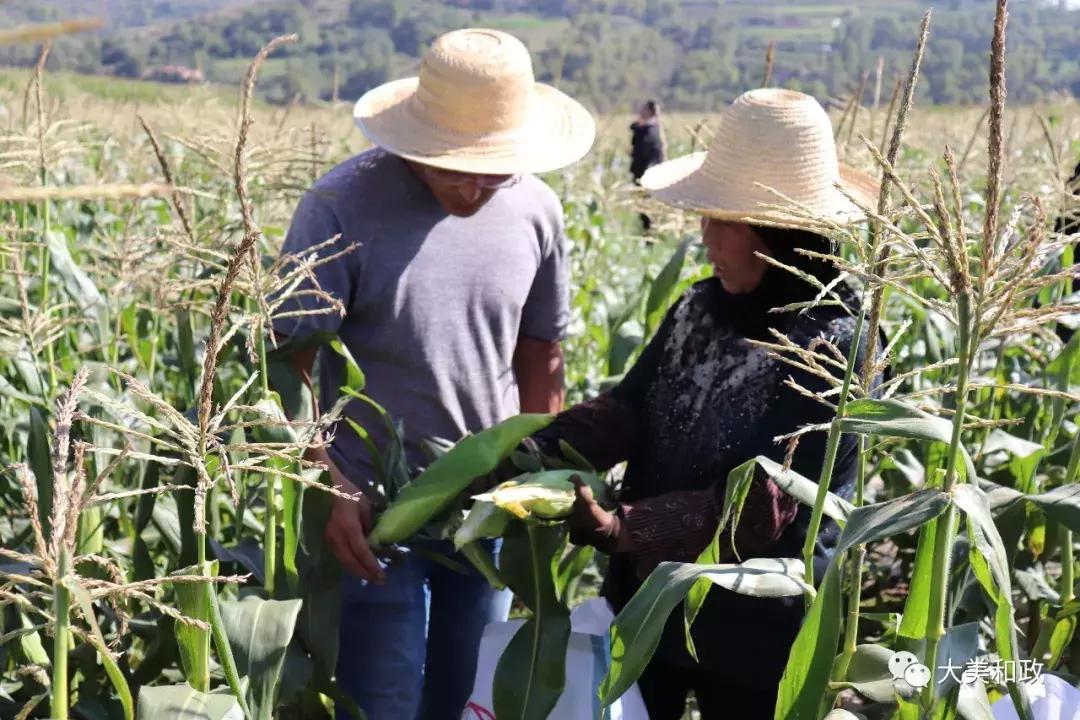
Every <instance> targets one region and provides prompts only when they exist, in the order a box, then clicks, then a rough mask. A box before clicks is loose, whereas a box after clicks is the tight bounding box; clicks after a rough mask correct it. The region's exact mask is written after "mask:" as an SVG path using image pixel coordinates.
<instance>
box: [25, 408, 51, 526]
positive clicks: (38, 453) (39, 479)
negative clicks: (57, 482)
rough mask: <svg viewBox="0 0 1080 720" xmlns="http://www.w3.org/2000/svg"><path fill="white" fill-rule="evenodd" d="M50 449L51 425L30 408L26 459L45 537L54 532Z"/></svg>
mask: <svg viewBox="0 0 1080 720" xmlns="http://www.w3.org/2000/svg"><path fill="white" fill-rule="evenodd" d="M50 455H51V451H50V449H49V424H48V422H47V421H46V420H45V416H44V415H42V414H41V411H39V410H38V409H37V408H36V407H32V408H30V433H29V436H28V438H27V443H26V458H27V460H28V461H29V464H30V470H31V471H32V472H33V473H34V480H35V481H36V484H37V501H38V519H39V520H40V521H41V528H42V530H43V531H44V533H45V537H46V538H48V537H49V533H50V532H52V530H51V528H52V505H53V471H52V458H51V456H50Z"/></svg>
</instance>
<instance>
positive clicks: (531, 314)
mask: <svg viewBox="0 0 1080 720" xmlns="http://www.w3.org/2000/svg"><path fill="white" fill-rule="evenodd" d="M561 212H562V211H561V208H560V209H559V211H558V212H557V213H556V218H557V219H556V221H555V227H554V235H553V237H551V239H550V240H549V241H548V242H547V243H546V246H544V247H543V256H542V257H541V258H540V268H539V269H538V270H537V272H536V277H535V278H534V279H533V284H532V288H531V289H530V290H529V296H528V297H527V298H526V299H525V306H524V308H522V312H521V329H520V333H521V335H523V336H525V337H527V338H532V339H534V340H547V341H549V342H555V341H558V340H563V339H564V338H565V337H566V327H567V325H568V324H569V322H570V283H569V278H568V271H567V268H566V235H565V233H564V232H563V222H562V214H561Z"/></svg>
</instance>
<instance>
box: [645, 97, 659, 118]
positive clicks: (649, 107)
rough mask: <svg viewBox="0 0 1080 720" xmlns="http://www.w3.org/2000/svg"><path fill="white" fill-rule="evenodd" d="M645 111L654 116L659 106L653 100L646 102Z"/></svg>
mask: <svg viewBox="0 0 1080 720" xmlns="http://www.w3.org/2000/svg"><path fill="white" fill-rule="evenodd" d="M645 109H646V110H648V111H649V112H651V113H652V114H653V115H655V114H656V113H657V112H659V110H660V104H659V103H658V102H656V101H655V100H646V101H645Z"/></svg>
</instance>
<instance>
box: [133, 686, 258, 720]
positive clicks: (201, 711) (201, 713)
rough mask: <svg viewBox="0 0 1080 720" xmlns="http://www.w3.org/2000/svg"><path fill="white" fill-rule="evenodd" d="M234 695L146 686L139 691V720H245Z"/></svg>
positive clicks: (184, 688)
mask: <svg viewBox="0 0 1080 720" xmlns="http://www.w3.org/2000/svg"><path fill="white" fill-rule="evenodd" d="M243 717H244V712H243V711H242V710H241V709H240V705H239V704H238V703H237V702H236V698H234V697H232V696H231V695H218V694H208V693H202V692H199V691H198V690H196V689H194V688H193V687H191V686H190V685H186V684H184V685H156V686H153V687H151V686H149V685H144V686H143V687H142V688H141V689H140V690H139V720H243Z"/></svg>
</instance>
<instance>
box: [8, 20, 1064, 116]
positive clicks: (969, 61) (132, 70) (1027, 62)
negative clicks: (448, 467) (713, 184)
mask: <svg viewBox="0 0 1080 720" xmlns="http://www.w3.org/2000/svg"><path fill="white" fill-rule="evenodd" d="M189 4H190V3H185V2H180V1H178V0H156V1H155V2H142V1H141V0H138V1H136V0H113V2H111V3H109V4H108V7H109V8H110V12H111V13H112V14H113V16H112V17H111V18H110V19H111V20H113V21H115V22H114V24H113V26H111V27H110V28H108V29H106V30H104V31H102V32H99V33H97V34H94V35H90V36H79V37H72V38H64V39H62V40H60V41H58V42H57V47H56V49H55V51H54V52H53V53H52V54H51V55H50V57H49V67H50V69H67V70H74V71H78V72H84V73H97V74H112V75H117V76H121V77H141V76H144V74H146V73H147V72H148V71H150V70H152V69H154V68H160V67H162V66H184V67H189V68H193V69H194V68H197V69H199V70H201V71H202V72H203V75H204V77H205V78H207V79H209V80H211V81H220V82H234V81H235V80H236V78H237V77H238V76H239V75H240V73H241V72H242V69H243V66H244V64H245V63H246V58H249V57H251V56H252V55H253V54H254V53H255V52H257V51H258V49H259V47H261V46H262V44H263V43H264V42H265V41H266V39H267V38H269V37H272V36H274V35H277V34H282V33H287V32H296V33H298V34H299V35H300V42H299V43H298V44H297V45H295V46H291V47H290V48H288V49H287V50H286V51H284V52H282V53H281V54H280V57H277V58H275V59H274V60H272V61H270V62H269V63H268V64H267V67H266V74H265V80H264V81H263V84H262V92H263V93H264V96H265V97H266V98H267V99H268V100H270V101H272V102H287V101H290V100H292V99H294V98H297V99H301V100H307V101H314V100H329V99H332V98H334V97H337V98H339V99H353V98H356V97H357V96H359V95H360V94H362V93H363V92H364V91H365V90H367V89H369V88H371V87H373V86H375V85H377V84H379V83H381V82H384V81H386V80H389V79H393V78H395V77H401V76H403V75H405V74H408V73H410V72H413V71H415V69H416V66H417V63H418V58H419V56H420V55H421V54H422V52H423V48H424V47H425V45H426V44H427V43H428V42H429V41H430V40H431V39H432V38H433V37H435V36H436V35H438V34H439V33H441V32H444V31H446V30H449V29H452V28H455V27H462V26H466V25H485V26H491V27H500V28H504V29H506V30H508V31H510V32H513V33H514V34H516V35H518V36H519V37H522V38H523V39H524V40H525V41H526V43H527V44H528V45H529V47H530V49H531V50H532V52H533V57H534V61H535V63H536V73H537V76H538V77H539V78H540V79H541V80H544V81H547V82H551V83H554V84H556V85H558V86H559V87H560V88H562V89H564V90H566V91H567V92H570V93H572V94H574V95H576V96H578V97H580V98H582V99H584V100H586V101H587V102H589V103H591V104H592V105H593V106H594V107H595V108H596V109H598V110H601V111H606V110H613V109H623V110H625V109H627V108H628V107H629V106H630V105H631V104H633V103H635V102H638V101H639V100H640V99H642V98H644V97H646V96H649V97H656V98H658V99H660V100H661V101H662V102H663V103H665V104H666V105H667V106H668V107H670V108H676V109H687V110H706V111H708V110H713V109H716V108H717V107H719V106H721V105H722V104H724V103H725V102H727V101H728V100H730V99H731V98H732V97H734V96H735V95H736V94H738V93H739V92H742V91H743V90H746V89H748V88H751V87H754V86H757V85H759V84H760V83H761V81H762V78H763V75H764V64H765V54H766V48H767V46H768V44H769V43H770V42H773V43H775V64H774V72H773V76H772V82H773V83H774V84H778V85H783V86H787V87H791V88H794V89H799V90H803V91H806V92H810V93H812V94H814V95H816V96H818V97H820V98H825V97H830V96H832V97H841V96H848V95H849V94H850V93H851V92H853V91H854V90H855V89H856V88H858V87H859V85H860V84H861V81H862V78H863V77H864V76H868V77H869V81H868V82H867V84H866V93H867V96H866V98H865V100H866V101H867V102H869V101H871V100H872V95H873V93H874V92H875V86H876V78H877V75H876V69H877V65H878V62H879V58H880V61H881V62H882V68H883V81H882V84H883V90H882V92H883V93H884V94H886V95H887V93H888V92H889V91H890V90H891V87H892V80H893V78H895V77H899V76H900V75H901V74H902V73H903V71H904V69H905V66H906V64H907V63H908V62H909V58H910V56H911V50H912V48H913V46H914V40H915V34H916V29H917V22H918V19H919V16H920V15H921V14H922V12H924V11H925V10H926V9H927V7H928V6H929V5H930V3H928V2H917V1H914V0H882V1H881V2H876V3H869V4H867V3H864V4H861V5H860V4H859V3H857V2H853V1H852V0H842V1H841V0H832V1H828V2H827V1H826V0H816V1H811V0H801V1H796V2H790V3H784V4H783V5H780V4H773V3H760V2H751V1H749V0H744V1H742V2H731V1H726V2H725V1H724V0H537V1H533V2H526V1H525V0H456V1H454V2H434V1H432V0H293V1H291V2H260V3H258V4H255V5H251V4H245V3H237V0H232V2H231V3H230V0H198V2H196V3H194V5H195V6H196V7H197V9H200V10H202V11H204V12H203V14H200V15H196V16H194V17H192V16H190V15H185V13H184V10H185V8H186V7H187V6H188V5H189ZM31 5H35V4H33V3H31ZM934 6H935V9H934V13H935V17H934V24H933V34H932V39H931V41H930V47H929V50H928V55H927V58H926V62H925V64H924V72H925V74H926V77H927V82H926V83H924V84H922V85H921V89H922V93H923V94H924V96H925V97H924V100H930V101H932V102H935V103H941V104H963V103H975V102H979V101H981V99H982V98H985V97H986V83H987V80H986V77H985V74H986V73H985V57H984V55H985V48H986V47H987V45H988V43H989V32H990V29H989V27H988V23H987V22H986V18H987V17H988V16H991V15H992V12H993V10H992V3H989V2H987V0H944V1H943V2H938V3H935V4H934ZM63 14H64V13H63V10H62V9H60V8H58V7H52V8H51V9H45V10H43V9H42V8H41V6H40V4H37V9H36V10H35V11H34V19H37V20H48V19H50V17H49V16H50V15H52V16H55V17H59V16H63ZM1008 42H1009V50H1010V63H1011V64H1010V76H1011V82H1010V96H1011V98H1012V99H1013V100H1014V101H1016V102H1034V101H1038V100H1040V99H1042V98H1043V97H1045V96H1046V95H1047V94H1049V93H1053V92H1068V93H1072V94H1074V95H1077V94H1080V10H1072V9H1069V8H1068V7H1067V6H1066V4H1065V3H1061V2H1037V1H1035V0H1029V2H1024V3H1021V2H1017V3H1016V4H1015V5H1014V7H1013V9H1012V19H1011V21H1010V23H1009V36H1008ZM35 53H36V49H35V48H32V47H25V46H23V47H8V48H0V63H4V64H9V65H27V64H30V63H32V62H33V60H34V57H35ZM887 100H888V98H887V97H884V98H883V100H882V101H883V102H887Z"/></svg>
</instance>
